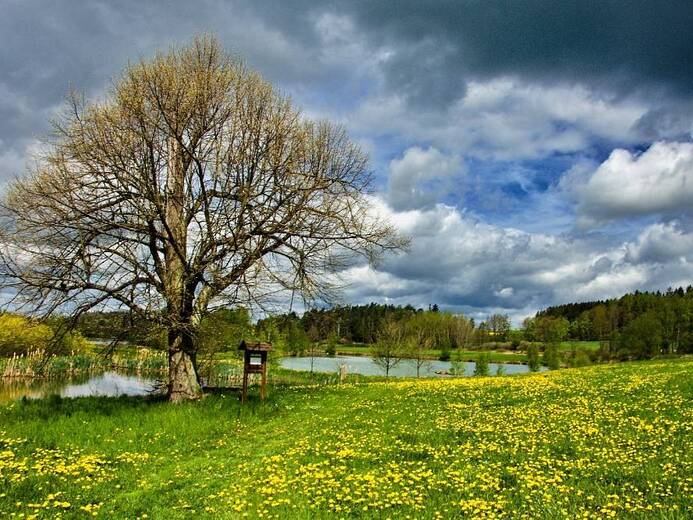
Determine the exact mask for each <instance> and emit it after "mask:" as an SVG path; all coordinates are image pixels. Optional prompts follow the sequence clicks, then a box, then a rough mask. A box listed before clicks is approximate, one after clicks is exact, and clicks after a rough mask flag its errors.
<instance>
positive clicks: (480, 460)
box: [0, 358, 693, 519]
mask: <svg viewBox="0 0 693 520" xmlns="http://www.w3.org/2000/svg"><path fill="white" fill-rule="evenodd" d="M692 376H693V360H691V359H690V358H688V359H683V360H666V361H651V362H638V363H624V364H618V365H600V366H594V367H588V368H581V369H567V370H559V371H553V372H547V373H542V374H529V375H521V376H506V377H481V378H457V379H453V378H450V379H430V380H397V381H389V382H367V383H359V384H353V383H352V384H345V385H299V386H281V387H275V388H272V390H271V392H270V396H269V399H268V400H266V401H265V402H262V403H261V402H259V401H257V399H253V400H251V402H250V403H249V404H248V405H246V406H241V405H240V404H239V402H238V399H237V397H236V395H235V394H231V393H229V394H223V393H222V394H214V395H209V396H208V397H206V398H205V399H203V400H202V401H200V402H195V403H189V404H183V405H179V406H172V405H169V404H167V403H165V402H162V401H159V400H156V399H151V398H80V399H74V400H69V399H59V398H48V399H44V400H39V401H21V402H15V403H13V404H10V405H4V406H0V517H3V518H87V517H90V518H91V517H97V518H133V519H134V518H143V519H144V518H167V519H175V518H190V517H193V516H194V517H196V518H281V519H283V518H306V519H308V518H311V519H313V518H317V519H320V518H377V519H381V518H382V519H385V518H411V519H436V518H460V517H462V518H467V517H468V518H527V519H534V518H614V517H618V518H643V519H644V518H648V519H649V518H661V519H674V518H685V517H687V515H690V511H691V507H693V498H692V497H693V450H691V447H692V446H693V406H691V403H693V377H692Z"/></svg>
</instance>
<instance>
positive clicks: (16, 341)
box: [0, 313, 53, 357]
mask: <svg viewBox="0 0 693 520" xmlns="http://www.w3.org/2000/svg"><path fill="white" fill-rule="evenodd" d="M52 339H53V330H52V329H51V328H50V327H49V326H48V325H46V324H45V323H40V322H37V321H35V320H32V319H29V318H26V317H24V316H19V315H17V314H10V313H4V314H0V356H4V357H9V356H11V355H12V354H27V353H29V352H31V351H33V350H48V347H49V346H50V343H51V341H52Z"/></svg>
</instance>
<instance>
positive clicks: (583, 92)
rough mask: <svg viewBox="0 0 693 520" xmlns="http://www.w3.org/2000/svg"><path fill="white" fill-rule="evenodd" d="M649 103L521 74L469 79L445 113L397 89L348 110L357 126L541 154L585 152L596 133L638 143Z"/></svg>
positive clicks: (479, 153) (499, 151)
mask: <svg viewBox="0 0 693 520" xmlns="http://www.w3.org/2000/svg"><path fill="white" fill-rule="evenodd" d="M646 112H647V106H645V105H643V104H641V103H639V102H637V101H635V100H631V99H624V100H616V99H611V98H609V97H607V96H604V95H598V94H597V93H596V92H593V91H590V90H588V89H586V88H584V87H581V86H562V85H553V86H551V85H539V84H531V83H527V82H523V81H520V80H517V79H510V78H496V79H492V80H488V81H470V82H468V83H467V92H466V95H465V96H464V97H462V98H461V99H460V100H459V101H458V102H456V103H455V104H454V105H452V106H451V107H450V109H449V110H447V111H444V112H435V111H416V110H412V109H411V107H410V106H409V105H408V104H407V102H406V99H405V98H403V97H400V96H396V95H393V94H392V93H389V92H388V93H387V94H385V93H378V92H375V93H371V95H370V96H368V97H366V98H365V99H364V100H363V102H362V104H361V106H360V108H359V110H357V111H356V112H354V113H350V114H348V115H347V116H346V119H347V122H348V124H349V126H350V127H351V128H353V129H355V130H357V131H359V132H367V133H371V134H372V133H374V132H380V133H381V134H392V135H401V136H403V137H404V138H406V139H408V140H410V141H414V142H426V143H431V144H432V145H433V146H436V147H439V148H444V149H453V150H459V151H460V152H461V153H463V154H464V155H469V156H474V157H479V158H482V159H489V158H491V159H496V160H514V159H528V158H541V157H545V156H547V155H550V154H552V153H556V152H559V153H574V152H581V151H583V150H584V149H585V148H587V147H588V146H589V145H590V144H591V143H592V142H593V141H594V139H595V138H597V139H606V140H609V141H614V142H619V143H621V142H625V143H631V142H633V143H634V142H637V141H638V140H639V136H638V135H637V133H636V132H635V130H634V129H635V126H636V123H637V122H638V121H639V119H640V118H641V117H642V116H643V114H645V113H646Z"/></svg>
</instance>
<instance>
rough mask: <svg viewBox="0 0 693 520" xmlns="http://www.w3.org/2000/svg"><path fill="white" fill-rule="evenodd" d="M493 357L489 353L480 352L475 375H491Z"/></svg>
mask: <svg viewBox="0 0 693 520" xmlns="http://www.w3.org/2000/svg"><path fill="white" fill-rule="evenodd" d="M490 360H491V357H490V356H489V355H488V354H487V353H482V354H479V357H478V358H477V359H476V365H475V366H474V375H475V376H487V375H489V362H490Z"/></svg>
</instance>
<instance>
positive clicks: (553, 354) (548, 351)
mask: <svg viewBox="0 0 693 520" xmlns="http://www.w3.org/2000/svg"><path fill="white" fill-rule="evenodd" d="M544 363H545V364H546V366H548V367H549V368H550V369H551V370H557V369H559V368H561V356H560V353H559V352H558V345H556V344H555V343H549V344H548V345H546V348H545V349H544Z"/></svg>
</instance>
